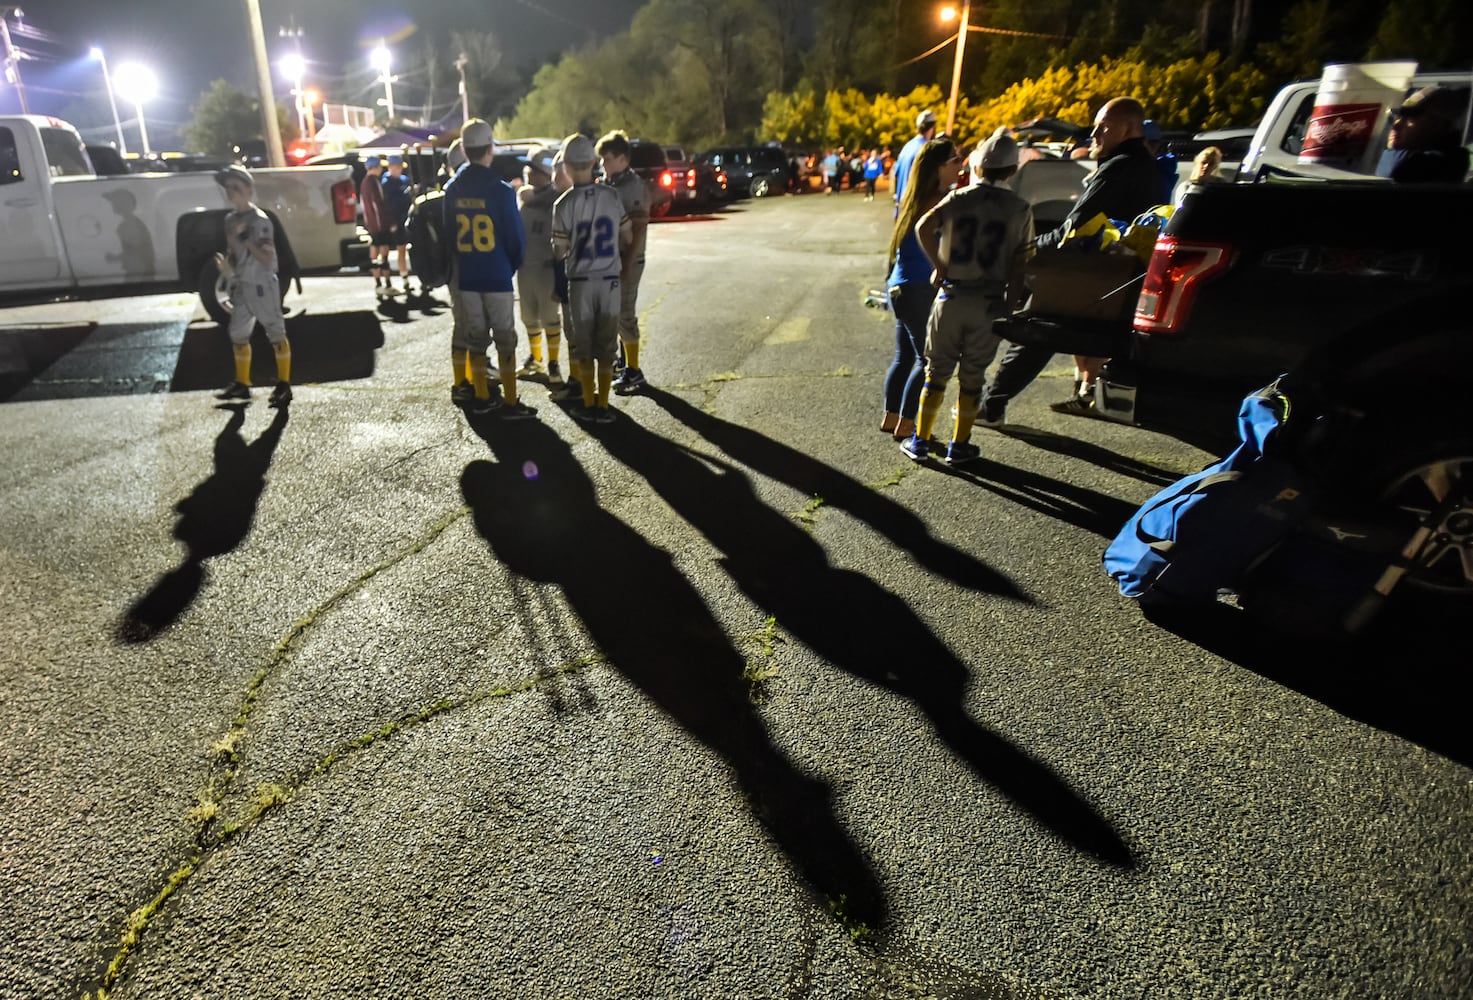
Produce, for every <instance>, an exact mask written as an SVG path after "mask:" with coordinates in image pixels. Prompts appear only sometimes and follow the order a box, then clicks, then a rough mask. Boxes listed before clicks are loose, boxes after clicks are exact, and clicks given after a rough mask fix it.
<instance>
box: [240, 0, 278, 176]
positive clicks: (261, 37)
mask: <svg viewBox="0 0 1473 1000" xmlns="http://www.w3.org/2000/svg"><path fill="white" fill-rule="evenodd" d="M244 2H245V11H246V25H247V27H248V28H249V29H250V33H251V49H252V51H253V52H254V53H255V57H256V84H257V86H258V87H259V88H260V90H261V126H262V129H261V132H262V134H263V135H264V136H265V137H266V162H267V164H268V165H270V166H273V167H284V166H286V152H285V151H284V150H283V149H282V147H281V124H280V123H279V122H277V120H276V95H275V93H274V92H273V91H272V89H271V62H270V60H269V59H268V58H267V56H266V29H265V28H263V27H262V26H261V4H260V2H259V0H244Z"/></svg>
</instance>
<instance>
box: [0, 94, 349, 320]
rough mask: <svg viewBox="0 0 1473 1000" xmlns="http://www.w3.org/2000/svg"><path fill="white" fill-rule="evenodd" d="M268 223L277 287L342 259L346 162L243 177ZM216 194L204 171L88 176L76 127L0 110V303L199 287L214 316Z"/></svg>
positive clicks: (224, 311)
mask: <svg viewBox="0 0 1473 1000" xmlns="http://www.w3.org/2000/svg"><path fill="white" fill-rule="evenodd" d="M253 175H254V177H255V182H256V203H257V204H258V205H260V207H261V208H263V209H265V210H266V212H267V213H268V214H269V215H271V216H272V218H273V221H274V222H275V223H276V231H277V250H278V258H279V261H280V272H281V288H282V292H283V294H285V292H286V288H287V285H288V283H289V282H290V280H291V279H292V278H296V277H298V276H300V275H301V274H304V273H310V272H329V271H335V270H337V269H339V268H340V267H343V266H346V265H348V264H350V263H352V262H353V261H354V257H355V251H356V249H357V244H358V242H359V239H358V227H357V225H356V224H355V221H354V219H355V215H356V212H357V191H356V190H355V188H354V185H353V180H352V172H351V170H350V168H349V167H347V166H336V167H292V168H286V169H280V170H257V171H254V172H253ZM229 210H230V208H229V204H228V202H227V201H226V199H225V193H224V191H223V190H222V189H221V188H220V187H219V185H217V184H216V183H215V180H214V177H213V176H212V175H210V174H208V173H198V174H125V175H120V176H105V177H99V176H97V175H96V174H95V173H94V171H93V169H92V164H91V162H90V161H89V160H88V158H87V153H86V150H85V148H84V147H83V144H82V139H81V137H80V136H79V135H78V134H77V130H76V129H74V128H73V127H72V126H70V125H68V124H67V123H66V122H64V121H61V120H59V119H56V118H48V117H45V116H42V115H15V116H0V305H3V304H12V303H21V302H37V301H46V300H50V299H57V298H69V297H70V298H104V297H108V296H114V295H130V294H138V293H141V292H149V291H166V290H168V291H173V290H180V289H183V290H189V291H197V292H199V295H200V299H201V300H202V301H203V303H204V306H205V309H206V310H207V311H208V312H209V313H210V315H211V316H212V317H214V318H215V319H216V320H219V321H222V322H223V321H224V320H225V319H226V318H227V317H228V315H229V309H230V303H229V300H228V297H227V295H226V292H225V287H224V283H223V282H221V281H220V280H219V273H218V271H217V269H216V267H215V256H214V255H215V252H216V251H217V250H223V249H224V247H225V238H224V218H225V215H226V213H227V212H229Z"/></svg>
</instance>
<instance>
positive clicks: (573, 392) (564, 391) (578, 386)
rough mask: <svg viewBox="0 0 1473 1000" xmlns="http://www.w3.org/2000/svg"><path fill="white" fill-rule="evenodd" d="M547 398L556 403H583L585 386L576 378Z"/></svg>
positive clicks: (569, 380)
mask: <svg viewBox="0 0 1473 1000" xmlns="http://www.w3.org/2000/svg"><path fill="white" fill-rule="evenodd" d="M547 398H548V399H550V400H552V401H553V402H554V403H582V402H583V384H582V383H581V382H579V381H578V380H577V379H575V378H570V379H568V380H567V381H566V382H564V383H563V384H562V387H561V388H558V389H555V390H553V391H552V392H551V393H549V394H548V397H547Z"/></svg>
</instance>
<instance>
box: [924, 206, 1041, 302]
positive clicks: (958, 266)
mask: <svg viewBox="0 0 1473 1000" xmlns="http://www.w3.org/2000/svg"><path fill="white" fill-rule="evenodd" d="M931 214H933V215H935V216H936V217H937V218H938V219H939V221H940V224H941V260H942V262H943V263H944V264H945V265H946V280H947V281H948V282H952V283H955V284H958V285H976V286H984V287H987V288H988V289H989V290H992V289H993V288H994V287H995V289H996V291H998V292H1001V291H1002V289H1003V288H1004V287H1005V286H1006V285H1007V282H1008V277H1009V275H1010V274H1011V273H1012V270H1013V268H1014V267H1015V266H1016V261H1017V260H1018V259H1019V258H1021V256H1022V255H1023V254H1024V253H1025V252H1026V248H1027V246H1028V244H1029V243H1030V242H1032V240H1033V209H1032V208H1030V207H1029V205H1028V202H1026V201H1024V200H1023V199H1022V198H1021V197H1019V196H1018V195H1017V194H1016V193H1014V192H1013V191H1011V190H1009V189H1008V188H1005V187H1002V186H1001V185H997V184H989V183H986V182H983V183H981V184H973V185H971V186H969V187H965V188H962V189H961V190H959V191H952V192H950V193H948V194H947V195H946V197H945V198H942V199H941V201H940V203H939V204H937V206H936V207H935V208H934V209H932V210H931Z"/></svg>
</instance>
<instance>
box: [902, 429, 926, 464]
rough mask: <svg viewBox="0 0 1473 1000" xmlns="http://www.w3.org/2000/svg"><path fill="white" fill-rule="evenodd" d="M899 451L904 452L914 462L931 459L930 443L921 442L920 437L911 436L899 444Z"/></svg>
mask: <svg viewBox="0 0 1473 1000" xmlns="http://www.w3.org/2000/svg"><path fill="white" fill-rule="evenodd" d="M900 450H901V451H903V452H905V454H906V455H908V456H909V457H910V459H911V461H914V462H924V461H925V460H926V459H928V458H930V457H931V442H929V441H922V440H921V438H920V436H919V435H917V434H912V435H911V436H910V437H908V438H906V439H905V440H904V441H902V442H900Z"/></svg>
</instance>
